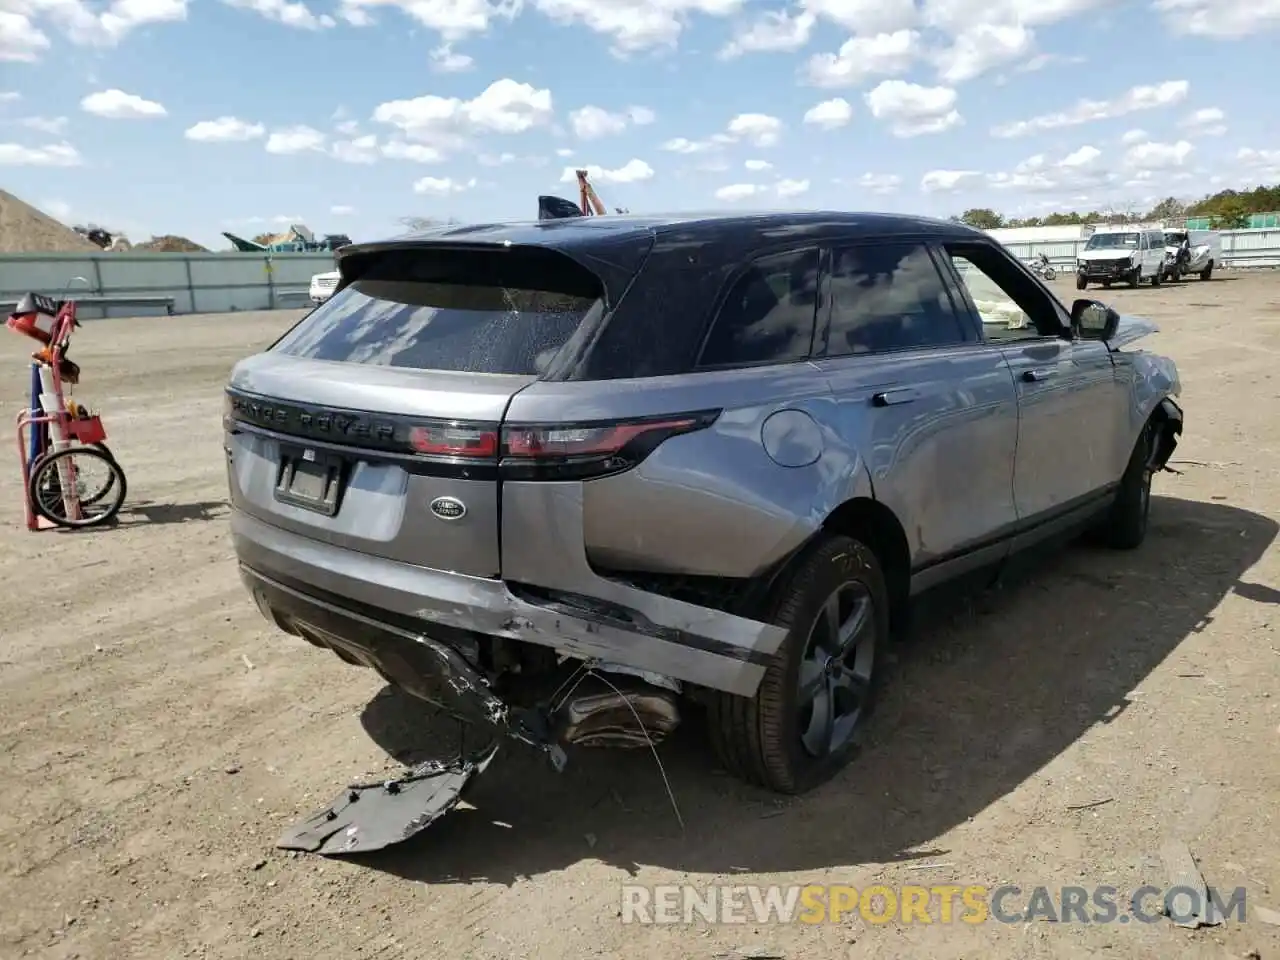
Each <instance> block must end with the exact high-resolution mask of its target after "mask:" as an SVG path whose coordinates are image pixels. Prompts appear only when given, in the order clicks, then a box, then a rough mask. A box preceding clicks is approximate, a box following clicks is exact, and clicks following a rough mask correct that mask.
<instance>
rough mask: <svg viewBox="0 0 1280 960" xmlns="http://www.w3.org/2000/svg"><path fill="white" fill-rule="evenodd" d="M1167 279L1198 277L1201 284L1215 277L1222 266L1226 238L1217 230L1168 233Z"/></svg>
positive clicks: (1166, 235) (1166, 234)
mask: <svg viewBox="0 0 1280 960" xmlns="http://www.w3.org/2000/svg"><path fill="white" fill-rule="evenodd" d="M1164 249H1165V256H1164V275H1165V277H1166V278H1168V279H1170V280H1181V279H1182V278H1183V277H1185V276H1189V275H1190V274H1193V273H1194V274H1198V275H1199V277H1200V279H1201V280H1208V279H1209V278H1210V277H1212V276H1213V268H1214V267H1216V266H1217V265H1218V264H1220V263H1222V234H1220V233H1219V232H1218V231H1217V230H1183V229H1180V228H1179V229H1172V228H1166V229H1165V231H1164Z"/></svg>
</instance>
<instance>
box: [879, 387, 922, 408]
mask: <svg viewBox="0 0 1280 960" xmlns="http://www.w3.org/2000/svg"><path fill="white" fill-rule="evenodd" d="M919 396H920V394H919V393H917V392H916V391H915V390H912V389H911V388H910V387H903V388H902V389H900V390H881V391H880V392H879V393H874V394H872V395H871V404H872V406H876V407H889V406H893V405H894V404H897V403H910V402H911V401H912V400H915V399H916V398H917V397H919Z"/></svg>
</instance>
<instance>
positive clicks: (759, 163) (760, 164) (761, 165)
mask: <svg viewBox="0 0 1280 960" xmlns="http://www.w3.org/2000/svg"><path fill="white" fill-rule="evenodd" d="M743 166H744V167H746V168H747V169H748V170H753V171H755V172H759V171H761V170H772V169H773V164H772V163H770V162H769V161H768V160H748V161H747V162H746V163H744V164H743Z"/></svg>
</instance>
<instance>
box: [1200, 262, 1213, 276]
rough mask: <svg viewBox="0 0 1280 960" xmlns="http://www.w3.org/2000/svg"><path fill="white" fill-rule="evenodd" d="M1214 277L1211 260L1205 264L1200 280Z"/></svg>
mask: <svg viewBox="0 0 1280 960" xmlns="http://www.w3.org/2000/svg"><path fill="white" fill-rule="evenodd" d="M1212 276H1213V261H1212V260H1210V261H1209V262H1208V263H1207V264H1205V268H1204V269H1203V270H1201V271H1200V279H1201V280H1208V279H1209V278H1210V277H1212Z"/></svg>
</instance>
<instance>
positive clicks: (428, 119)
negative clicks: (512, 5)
mask: <svg viewBox="0 0 1280 960" xmlns="http://www.w3.org/2000/svg"><path fill="white" fill-rule="evenodd" d="M551 117H552V104H551V91H550V90H539V89H536V88H534V87H532V86H530V85H529V84H527V83H518V82H516V81H515V80H510V79H507V78H505V77H504V78H503V79H501V80H495V81H494V82H493V83H491V84H489V86H488V87H486V88H485V89H484V90H483V91H482V92H481V93H480V95H479V96H477V97H475V98H474V99H472V100H460V99H458V98H457V97H438V96H435V95H434V94H428V95H427V96H423V97H416V98H414V99H412V100H391V101H388V102H386V103H382V104H379V105H378V106H377V107H376V108H375V109H374V111H373V119H374V120H375V121H376V122H378V123H385V124H389V125H391V126H393V127H396V128H397V129H399V130H400V132H401V133H402V134H403V135H404V137H405V139H407V140H410V141H413V142H415V143H420V144H425V145H428V146H430V147H433V148H435V149H436V150H439V151H441V152H448V151H453V150H458V149H462V148H463V147H464V146H466V144H467V142H468V140H469V138H470V137H472V136H475V135H477V134H482V133H503V134H515V133H524V132H525V131H526V130H530V129H532V128H534V127H538V126H543V125H545V124H547V123H549V122H550V120H551Z"/></svg>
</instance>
